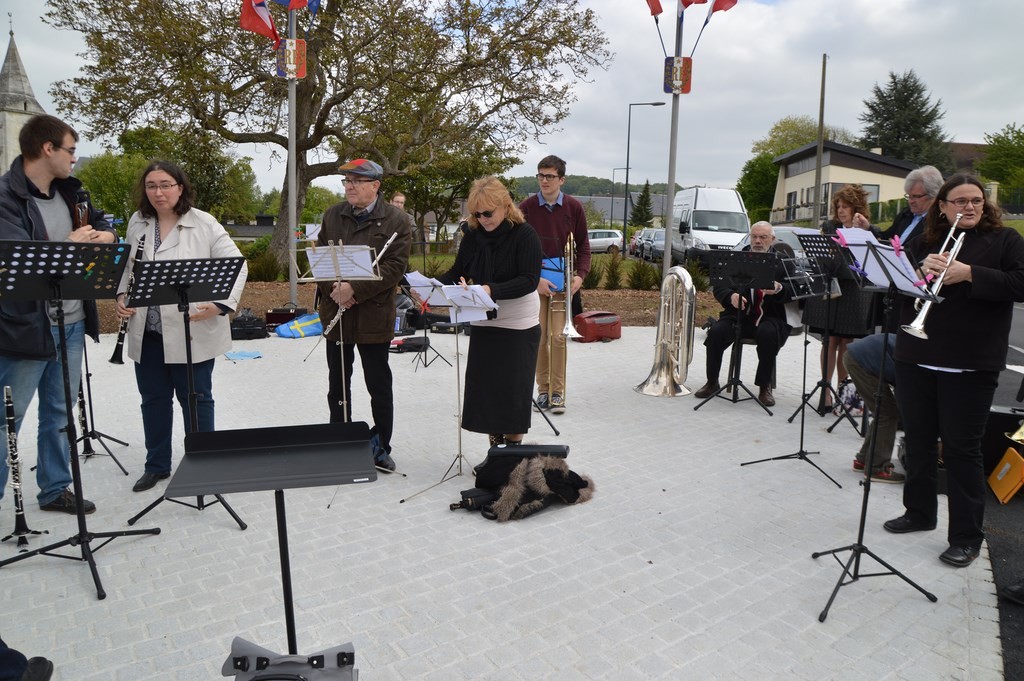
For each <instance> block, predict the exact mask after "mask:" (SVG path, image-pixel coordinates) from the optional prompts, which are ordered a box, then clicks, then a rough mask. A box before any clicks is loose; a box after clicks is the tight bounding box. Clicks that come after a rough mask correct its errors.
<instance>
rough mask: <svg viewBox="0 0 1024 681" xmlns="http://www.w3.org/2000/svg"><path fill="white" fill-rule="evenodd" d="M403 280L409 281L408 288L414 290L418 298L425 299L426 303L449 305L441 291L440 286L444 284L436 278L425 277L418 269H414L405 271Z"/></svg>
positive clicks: (440, 305) (441, 305)
mask: <svg viewBox="0 0 1024 681" xmlns="http://www.w3.org/2000/svg"><path fill="white" fill-rule="evenodd" d="M405 280H406V281H407V282H409V288H411V289H412V290H413V291H415V292H416V295H418V296H419V297H420V300H425V301H427V305H437V306H439V307H449V306H450V305H451V303H450V302H448V298H447V297H445V295H444V293H443V292H442V291H441V287H442V286H444V284H442V283H441V282H440V281H438V280H437V279H435V278H433V277H427V276H425V275H423V274H422V273H421V272H419V271H414V272H407V273H406V275H405Z"/></svg>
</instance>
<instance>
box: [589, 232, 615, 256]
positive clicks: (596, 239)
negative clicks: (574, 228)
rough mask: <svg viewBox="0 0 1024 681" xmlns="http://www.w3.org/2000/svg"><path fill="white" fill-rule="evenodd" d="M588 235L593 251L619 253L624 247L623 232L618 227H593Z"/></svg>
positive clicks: (591, 250)
mask: <svg viewBox="0 0 1024 681" xmlns="http://www.w3.org/2000/svg"><path fill="white" fill-rule="evenodd" d="M587 236H588V238H589V239H590V252H591V253H618V252H619V251H620V250H621V249H622V232H620V231H619V230H617V229H592V230H590V231H588V232H587Z"/></svg>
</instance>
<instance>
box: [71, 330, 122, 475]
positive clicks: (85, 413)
mask: <svg viewBox="0 0 1024 681" xmlns="http://www.w3.org/2000/svg"><path fill="white" fill-rule="evenodd" d="M82 358H83V359H84V360H85V368H84V369H83V371H82V380H81V381H79V383H78V424H79V425H80V426H81V427H82V436H81V437H80V438H78V440H79V442H81V443H82V454H81V456H82V459H83V460H84V461H86V462H88V461H89V459H91V458H92V457H94V456H103V455H102V454H101V453H100V452H97V451H96V450H95V449H93V447H92V441H93V440H96V442H99V443H100V446H101V447H103V449H105V450H106V452H107V453H106V456H109V457H110V460H111V461H113V462H114V463H116V464H117V467H118V468H120V469H121V472H122V473H124V474H125V475H128V470H127V469H126V468H125V467H124V466H122V465H121V462H120V461H118V460H117V457H116V456H114V453H113V452H112V451H110V447H108V446H107V443H106V442H104V441H103V440H104V439H107V440H110V441H112V442H116V443H117V444H119V445H121V446H122V447H127V446H128V443H127V442H125V441H124V440H118V439H117V438H116V437H114V436H113V435H107V434H106V433H101V432H100V431H98V430H96V411H95V410H94V409H93V406H92V372H91V371H90V370H89V344H88V343H84V344H83V345H82ZM87 406H88V409H87V408H86V407H87Z"/></svg>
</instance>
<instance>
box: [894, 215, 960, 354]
mask: <svg viewBox="0 0 1024 681" xmlns="http://www.w3.org/2000/svg"><path fill="white" fill-rule="evenodd" d="M962 217H963V214H962V213H957V214H956V220H954V221H953V226H952V227H950V228H949V233H948V234H946V239H945V240H944V241H943V242H942V246H941V247H940V248H939V253H945V252H946V249H947V248H949V243H950V241H952V242H953V246H952V248H949V259H948V261H947V263H946V269H944V270H942V274H940V275H939V276H938V278H937V279H936V280H935V282H934V283H932V285H931V288H930V289H928V293H930V294H931V295H932V297H937V296H938V295H939V291H941V290H942V282H943V281H945V279H946V272H948V271H949V266H950V265H952V264H953V263H954V262H955V261H956V257H957V255H958V254H959V253H960V248H961V246H963V244H964V237H965V236H967V233H966V232H964V233H963V234H961V235H960V236H958V237H956V238H955V239H954V238H953V234H954V232H956V227H957V225H959V224H960V218H962ZM934 302H935V301H934V300H928V301H924V302H923V304H922V299H920V298H918V299H917V300H916V301H914V308H915V309H916V310H917V311H918V312H917V316H916V317H914V321H912V322H910V323H909V324H904V325H903V326H902V327H900V328H902V329H903V330H904V331H906V332H907V333H909V334H910V335H911V336H914V337H916V338H920V339H922V340H928V334H927V333H925V330H924V323H925V321H926V320H927V319H928V313H929V312H930V311H931V309H932V303H934Z"/></svg>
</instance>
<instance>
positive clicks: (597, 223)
mask: <svg viewBox="0 0 1024 681" xmlns="http://www.w3.org/2000/svg"><path fill="white" fill-rule="evenodd" d="M583 214H584V216H585V217H586V220H587V228H588V229H597V228H598V227H604V226H605V225H606V224H607V220H606V219H605V216H604V213H602V212H601V211H600V210H598V208H597V206H595V205H594V202H593V201H587V202H586V203H584V204H583Z"/></svg>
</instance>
